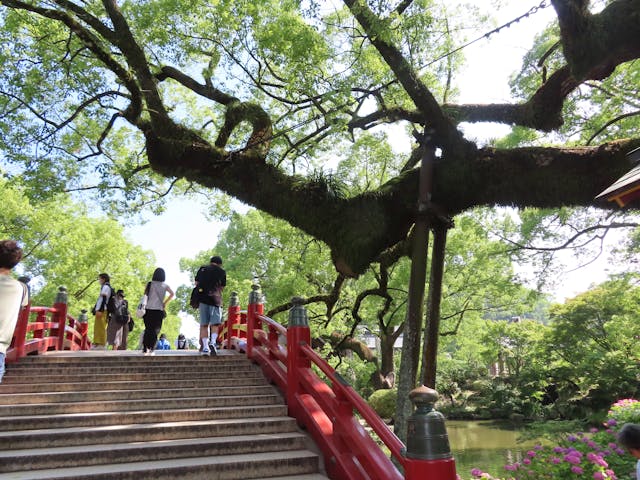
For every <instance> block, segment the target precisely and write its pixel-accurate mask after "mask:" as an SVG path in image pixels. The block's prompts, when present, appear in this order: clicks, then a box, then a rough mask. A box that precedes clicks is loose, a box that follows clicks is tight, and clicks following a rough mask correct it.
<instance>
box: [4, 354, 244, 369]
mask: <svg viewBox="0 0 640 480" xmlns="http://www.w3.org/2000/svg"><path fill="white" fill-rule="evenodd" d="M167 353H171V352H170V351H169V352H167ZM113 364H124V365H185V364H203V365H205V364H206V365H211V364H216V365H217V364H233V365H240V364H252V362H251V361H250V360H249V359H247V357H246V356H245V355H237V354H233V353H230V352H228V351H226V350H225V351H219V353H218V355H217V356H215V355H214V356H203V355H200V353H199V352H197V351H195V350H191V351H190V352H189V353H187V354H179V355H167V354H165V352H160V351H159V352H156V354H155V355H153V356H144V355H143V354H142V353H141V352H139V351H134V350H127V351H122V352H111V351H106V352H105V351H102V352H88V351H85V352H69V351H66V352H48V353H46V354H44V355H29V356H26V357H22V358H21V359H20V361H19V362H16V363H11V364H9V365H8V366H9V367H11V368H16V369H20V368H35V367H38V366H43V365H46V366H48V367H49V366H50V367H56V366H64V365H66V366H69V367H71V366H75V367H79V368H82V367H83V366H84V365H89V366H96V365H113Z"/></svg>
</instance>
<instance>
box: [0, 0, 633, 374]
mask: <svg viewBox="0 0 640 480" xmlns="http://www.w3.org/2000/svg"><path fill="white" fill-rule="evenodd" d="M0 5H2V6H3V8H2V10H1V15H2V17H1V18H2V24H1V26H0V42H1V44H2V50H0V59H1V60H2V65H3V67H2V71H1V72H0V128H1V129H2V136H1V138H0V148H2V152H3V164H5V165H8V166H7V167H6V168H5V172H4V173H5V175H7V176H9V177H13V178H16V179H17V178H19V179H20V182H22V183H24V184H25V185H27V186H30V187H32V189H34V190H37V191H39V192H40V193H41V195H43V196H45V195H46V194H47V193H48V192H49V191H51V192H53V191H59V190H65V191H69V192H96V193H98V194H100V195H101V196H102V198H106V199H109V202H108V204H107V205H108V210H109V211H111V212H112V213H113V212H123V211H126V210H127V209H129V210H131V209H133V210H137V209H139V208H141V207H143V206H145V205H150V206H151V207H156V206H157V205H158V204H157V203H156V201H157V199H158V198H167V197H168V196H170V195H174V194H185V193H187V194H205V195H206V194H207V192H210V191H215V192H224V193H225V194H227V195H228V196H230V197H234V198H236V199H239V200H241V201H242V202H244V203H246V204H248V205H252V206H254V207H256V208H258V209H260V210H262V211H265V212H268V213H269V214H271V215H273V216H275V217H278V218H281V219H284V220H286V221H288V222H289V223H290V224H291V225H293V226H295V227H297V228H300V229H301V230H303V231H305V232H306V233H308V234H310V235H311V236H313V237H315V238H317V239H319V240H322V241H323V242H325V243H326V245H327V246H328V247H329V248H330V249H331V255H332V260H333V263H334V265H335V267H336V269H337V270H338V271H339V272H340V273H341V274H343V275H345V276H357V275H359V274H361V273H362V272H363V271H364V270H365V269H366V268H367V266H368V265H369V264H370V263H371V262H373V261H377V262H382V263H385V264H386V263H388V262H389V261H393V259H394V258H397V256H398V255H399V254H406V252H407V249H406V246H404V245H405V243H406V241H407V238H408V237H409V235H410V233H411V230H412V227H413V225H414V223H415V222H416V219H418V218H420V220H421V221H422V222H423V224H424V225H426V226H427V227H433V228H438V227H441V226H442V224H444V225H445V226H448V221H449V219H450V218H451V217H452V216H454V215H455V214H457V213H460V212H463V211H465V210H467V209H469V208H472V207H475V206H493V205H510V206H517V207H527V206H533V207H549V208H554V207H560V206H589V205H594V197H595V196H596V195H597V194H598V193H599V192H601V191H602V190H604V189H605V188H606V187H607V186H609V185H610V184H611V183H612V182H613V181H614V180H615V179H616V178H618V177H619V176H620V175H621V174H623V173H624V172H626V171H627V170H628V168H629V163H628V158H627V157H626V154H627V153H628V152H629V151H630V150H632V149H634V148H636V147H638V146H640V138H635V135H634V134H633V132H634V130H633V126H632V124H631V123H630V119H633V116H634V115H635V114H636V111H637V110H638V106H637V105H638V91H637V85H638V81H637V79H638V68H637V66H636V65H635V63H634V60H635V59H636V58H637V57H638V56H639V55H640V0H618V1H612V2H594V4H593V5H591V4H590V2H588V1H586V0H551V7H549V5H547V4H546V3H545V2H542V3H541V4H539V5H536V6H535V7H534V9H535V8H543V7H545V8H553V9H555V12H556V14H557V23H556V24H555V25H551V26H550V27H549V28H548V29H547V30H546V31H545V32H543V33H542V34H541V35H540V37H538V39H537V40H536V44H535V45H534V48H533V49H532V51H531V52H530V54H529V56H528V58H527V59H526V63H525V65H523V69H522V71H521V73H520V76H519V78H518V83H517V85H515V86H514V94H515V95H514V98H515V100H514V101H513V102H512V103H504V104H472V105H469V104H457V103H456V88H455V85H456V73H457V72H458V69H459V66H460V58H461V56H460V55H461V54H460V52H459V51H458V49H457V48H456V47H457V46H458V45H462V44H464V42H466V41H468V40H469V38H465V37H464V35H465V32H468V31H472V30H473V31H476V32H488V31H489V30H490V27H488V26H486V24H483V20H484V16H483V15H482V14H481V13H482V12H480V11H478V10H477V9H476V8H475V7H474V6H459V7H458V8H457V9H455V8H454V7H453V6H451V4H450V2H444V1H443V2H438V1H434V0H417V1H411V0H396V1H385V0H380V1H371V0H370V1H364V0H344V3H343V4H339V3H338V2H333V3H332V2H314V1H310V2H304V1H303V2H298V1H295V0H284V1H283V0H218V1H211V0H207V1H201V0H180V1H176V0H157V1H152V0H151V1H136V0H131V1H126V2H124V1H123V2H116V1H115V0H103V1H91V0H89V1H82V0H77V1H73V0H42V1H38V0H23V1H21V0H0ZM528 7H530V6H528ZM530 11H531V12H532V11H533V9H532V10H530ZM437 59H441V60H439V61H434V60H437ZM486 75H487V76H489V77H490V76H491V71H487V72H486ZM463 122H471V123H479V122H498V123H502V124H507V125H510V126H512V127H513V135H512V139H511V140H510V141H507V142H501V143H497V144H492V145H480V144H476V143H475V142H473V141H470V140H469V139H467V138H465V136H464V135H463V134H462V132H461V130H460V129H459V128H458V127H459V126H460V124H461V123H463ZM392 124H401V125H404V126H405V127H406V128H407V130H409V131H413V132H414V133H415V134H416V138H422V137H421V135H422V134H423V133H424V132H425V131H426V132H428V133H429V145H428V148H437V149H438V150H437V152H438V158H437V161H436V162H435V165H434V171H433V179H432V187H431V188H430V195H429V201H428V202H427V207H428V208H427V209H426V210H425V209H421V210H420V212H418V207H417V205H418V202H417V198H418V192H419V189H418V185H419V182H418V177H419V169H418V168H417V166H418V164H419V163H420V159H421V158H422V157H423V155H424V153H425V152H424V150H425V148H426V147H425V145H424V143H425V142H415V143H414V144H413V145H411V147H412V149H411V152H410V153H408V154H407V155H406V158H403V159H402V162H399V163H400V164H401V167H400V168H393V169H392V168H389V169H388V170H384V169H383V170H384V172H385V174H384V176H379V177H377V178H375V179H373V178H368V177H367V164H368V163H369V162H372V161H375V159H374V158H371V157H370V156H369V155H374V154H375V152H370V151H368V150H367V149H360V150H359V151H358V152H357V153H355V154H354V150H352V147H351V145H357V144H358V141H359V140H360V139H361V138H364V137H366V136H367V135H370V134H371V132H374V131H375V130H374V127H377V126H380V125H383V126H384V125H392ZM568 126H570V127H572V128H573V131H571V130H570V129H569V128H568ZM630 132H631V133H630ZM540 133H542V134H545V136H537V134H540ZM376 135H379V134H378V133H376ZM409 138H411V137H407V140H406V142H407V143H411V140H409ZM383 139H384V137H382V136H381V137H380V141H383ZM554 140H555V142H556V143H557V144H559V145H558V146H554ZM598 141H599V142H601V143H600V144H597V143H596V142H598ZM398 155H400V154H398ZM345 159H348V160H349V161H350V162H351V163H352V165H353V169H354V170H356V171H357V172H358V177H359V180H360V186H361V188H352V187H353V185H351V184H350V183H349V180H350V177H349V174H348V172H346V173H345V172H344V170H343V171H342V173H343V175H338V174H336V172H334V170H333V169H334V167H335V165H336V163H337V162H338V161H341V160H345ZM338 173H340V172H338ZM362 178H365V179H366V181H364V182H363V181H362ZM210 201H212V200H210ZM212 205H213V207H212V208H214V209H215V208H219V207H220V206H221V205H224V202H223V201H221V199H220V198H219V197H218V198H217V203H214V204H212ZM121 218H124V217H123V216H121ZM389 259H391V260H389ZM412 368H414V369H415V366H413V367H412Z"/></svg>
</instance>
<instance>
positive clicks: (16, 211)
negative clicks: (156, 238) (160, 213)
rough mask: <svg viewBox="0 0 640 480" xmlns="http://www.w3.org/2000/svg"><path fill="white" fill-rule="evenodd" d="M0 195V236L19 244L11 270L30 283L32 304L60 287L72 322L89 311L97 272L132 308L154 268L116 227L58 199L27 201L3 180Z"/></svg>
mask: <svg viewBox="0 0 640 480" xmlns="http://www.w3.org/2000/svg"><path fill="white" fill-rule="evenodd" d="M0 190H2V198H3V202H2V203H1V204H0V237H1V238H12V239H15V240H17V241H18V242H19V243H20V244H21V245H22V247H23V250H24V252H25V256H24V258H23V261H22V262H21V263H20V264H19V265H18V267H17V268H16V271H17V273H19V274H21V275H26V276H28V277H30V278H31V279H32V280H31V282H30V286H31V291H32V298H33V304H34V305H52V304H53V301H54V299H55V296H56V294H57V292H58V287H59V286H61V285H63V286H65V287H67V290H68V292H69V299H68V305H69V312H70V314H71V315H73V316H75V317H77V316H78V315H79V313H80V310H81V309H85V310H91V307H92V306H93V305H94V304H95V301H96V299H97V297H98V294H99V285H98V282H97V276H98V274H99V273H102V272H106V273H108V274H109V275H110V276H111V284H112V285H113V287H114V288H116V289H123V290H124V291H125V294H126V295H127V298H128V299H129V302H130V304H131V305H132V306H133V305H134V304H135V305H137V302H138V299H139V296H140V295H142V291H143V290H144V285H145V283H146V282H147V281H148V279H150V278H151V273H152V271H153V269H154V268H155V266H154V264H153V263H154V258H153V254H152V253H151V252H148V251H144V250H143V249H141V248H140V247H137V246H134V245H133V244H132V243H131V242H130V241H129V240H128V239H127V238H126V237H125V235H124V232H123V229H122V226H120V225H119V224H118V223H117V222H115V221H114V220H109V219H106V218H99V217H98V218H95V217H90V216H89V215H88V213H87V211H86V209H85V208H84V207H83V206H81V205H79V204H76V203H73V202H71V201H70V200H69V198H68V197H66V196H65V195H62V194H60V195H58V196H57V197H55V198H52V199H48V200H45V201H39V200H37V199H36V200H35V201H33V202H32V201H31V200H30V198H29V196H28V192H27V191H26V189H24V188H22V187H21V186H19V185H16V184H15V183H13V184H11V183H9V182H8V181H7V180H6V179H3V178H0ZM138 323H140V322H138ZM90 325H91V324H90ZM132 336H133V334H132ZM134 343H135V342H134Z"/></svg>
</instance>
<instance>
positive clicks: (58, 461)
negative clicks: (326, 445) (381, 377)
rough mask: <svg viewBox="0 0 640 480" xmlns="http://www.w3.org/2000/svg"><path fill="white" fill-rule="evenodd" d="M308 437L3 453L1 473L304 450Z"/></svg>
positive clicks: (0, 455)
mask: <svg viewBox="0 0 640 480" xmlns="http://www.w3.org/2000/svg"><path fill="white" fill-rule="evenodd" d="M306 441H307V439H306V436H305V435H304V434H302V433H298V432H290V433H273V434H257V435H246V436H238V435H235V436H228V437H204V438H189V439H178V440H161V441H151V442H146V443H140V442H131V443H113V444H109V445H108V448H105V445H81V446H73V447H58V448H35V449H30V450H12V451H6V452H0V473H6V472H18V471H21V470H42V469H52V468H63V467H65V466H66V465H73V466H75V467H86V466H90V465H105V464H109V463H129V462H141V461H154V460H169V459H177V458H188V457H201V458H202V457H206V456H220V455H230V454H246V453H260V452H273V451H288V450H303V449H304V448H305V444H306Z"/></svg>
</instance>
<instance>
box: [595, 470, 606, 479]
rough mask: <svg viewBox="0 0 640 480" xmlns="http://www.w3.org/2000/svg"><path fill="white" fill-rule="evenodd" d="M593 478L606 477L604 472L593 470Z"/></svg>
mask: <svg viewBox="0 0 640 480" xmlns="http://www.w3.org/2000/svg"><path fill="white" fill-rule="evenodd" d="M593 478H594V480H604V479H605V478H606V477H605V476H604V473H602V472H593Z"/></svg>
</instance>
